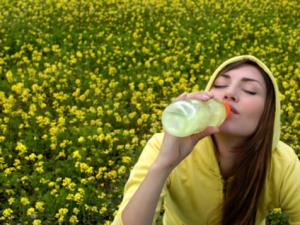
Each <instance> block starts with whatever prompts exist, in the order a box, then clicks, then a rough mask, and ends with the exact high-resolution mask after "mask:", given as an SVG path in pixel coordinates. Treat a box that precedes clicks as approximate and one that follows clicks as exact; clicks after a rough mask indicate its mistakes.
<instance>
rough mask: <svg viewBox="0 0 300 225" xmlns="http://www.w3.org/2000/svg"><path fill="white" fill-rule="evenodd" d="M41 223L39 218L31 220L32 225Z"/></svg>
mask: <svg viewBox="0 0 300 225" xmlns="http://www.w3.org/2000/svg"><path fill="white" fill-rule="evenodd" d="M41 224H42V222H41V220H34V221H33V222H32V225H41Z"/></svg>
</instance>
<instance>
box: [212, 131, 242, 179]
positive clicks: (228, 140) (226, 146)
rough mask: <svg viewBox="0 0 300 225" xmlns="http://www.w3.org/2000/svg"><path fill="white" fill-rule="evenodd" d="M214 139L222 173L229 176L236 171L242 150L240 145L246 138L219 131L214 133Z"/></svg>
mask: <svg viewBox="0 0 300 225" xmlns="http://www.w3.org/2000/svg"><path fill="white" fill-rule="evenodd" d="M213 139H214V142H215V145H216V157H217V160H218V163H219V166H220V171H221V174H222V175H223V177H229V176H231V175H232V174H233V172H234V171H233V169H234V165H235V164H236V162H237V161H238V156H239V152H240V150H239V146H241V145H242V144H243V143H244V141H245V138H244V137H236V136H231V135H227V134H222V133H218V134H215V135H214V138H213Z"/></svg>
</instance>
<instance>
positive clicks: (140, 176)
mask: <svg viewBox="0 0 300 225" xmlns="http://www.w3.org/2000/svg"><path fill="white" fill-rule="evenodd" d="M161 136H162V134H155V135H154V136H153V137H152V138H151V139H150V140H149V141H148V143H147V144H146V146H145V148H144V149H143V151H142V153H141V155H140V157H139V159H138V161H137V163H136V164H135V166H134V167H133V169H132V170H131V173H130V176H129V179H128V181H127V183H126V185H125V188H124V195H123V200H122V202H121V204H120V206H119V210H118V211H117V214H116V216H115V218H114V221H113V222H112V225H123V222H122V218H121V214H122V211H123V209H124V208H125V206H126V205H127V203H128V202H129V200H130V199H131V197H132V196H133V195H134V193H135V191H136V190H137V189H138V187H139V185H140V184H141V183H142V181H143V180H144V177H145V176H146V174H147V173H148V170H149V168H150V166H151V165H152V163H153V161H154V160H155V159H156V157H157V155H158V153H159V148H160V143H161V141H160V140H159V139H160V138H161ZM167 182H168V181H167ZM165 192H166V185H165V186H164V188H163V190H162V193H161V195H160V198H159V202H158V204H157V207H156V210H155V216H154V220H153V224H155V220H156V218H157V217H158V215H159V212H160V210H161V205H162V199H163V196H164V195H165Z"/></svg>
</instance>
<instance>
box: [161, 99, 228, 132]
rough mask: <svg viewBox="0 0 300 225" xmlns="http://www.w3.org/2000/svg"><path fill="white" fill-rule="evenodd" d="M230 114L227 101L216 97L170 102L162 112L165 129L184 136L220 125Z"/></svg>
mask: <svg viewBox="0 0 300 225" xmlns="http://www.w3.org/2000/svg"><path fill="white" fill-rule="evenodd" d="M229 114H230V105H229V104H228V102H222V101H220V100H217V99H210V100H208V101H201V100H196V99H188V100H179V101H174V102H172V103H171V104H170V105H169V106H167V107H166V109H165V110H164V111H163V114H162V125H163V128H164V130H165V131H167V132H168V133H169V134H172V135H174V136H177V137H186V136H189V135H191V134H194V133H198V132H200V131H203V130H204V129H205V128H207V127H208V126H213V127H218V126H220V125H221V124H222V123H223V122H224V121H225V119H226V118H228V117H229Z"/></svg>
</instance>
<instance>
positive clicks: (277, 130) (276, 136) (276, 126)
mask: <svg viewBox="0 0 300 225" xmlns="http://www.w3.org/2000/svg"><path fill="white" fill-rule="evenodd" d="M242 60H249V61H252V62H254V63H256V64H257V65H258V66H259V67H261V68H262V69H263V70H264V71H265V72H266V74H267V75H268V76H269V78H270V79H271V81H272V84H273V88H274V91H275V104H276V106H275V121H274V128H273V142H272V148H273V149H274V148H275V147H276V146H277V144H278V142H279V138H280V92H279V89H278V86H277V83H276V80H275V77H274V75H273V74H272V72H271V71H270V70H269V68H268V67H267V66H266V65H265V64H264V63H263V62H262V61H260V60H259V59H258V58H256V57H254V56H252V55H241V56H236V57H233V58H230V59H228V60H226V61H225V62H223V63H222V64H221V65H220V66H219V67H218V68H217V69H216V70H215V72H214V73H213V75H212V76H211V78H210V80H209V81H208V83H207V85H206V88H205V91H209V90H210V89H211V87H212V85H213V83H214V81H215V79H216V78H217V76H218V74H219V73H220V71H221V70H222V69H223V68H225V67H226V66H227V65H229V64H232V63H235V62H239V61H242Z"/></svg>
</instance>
